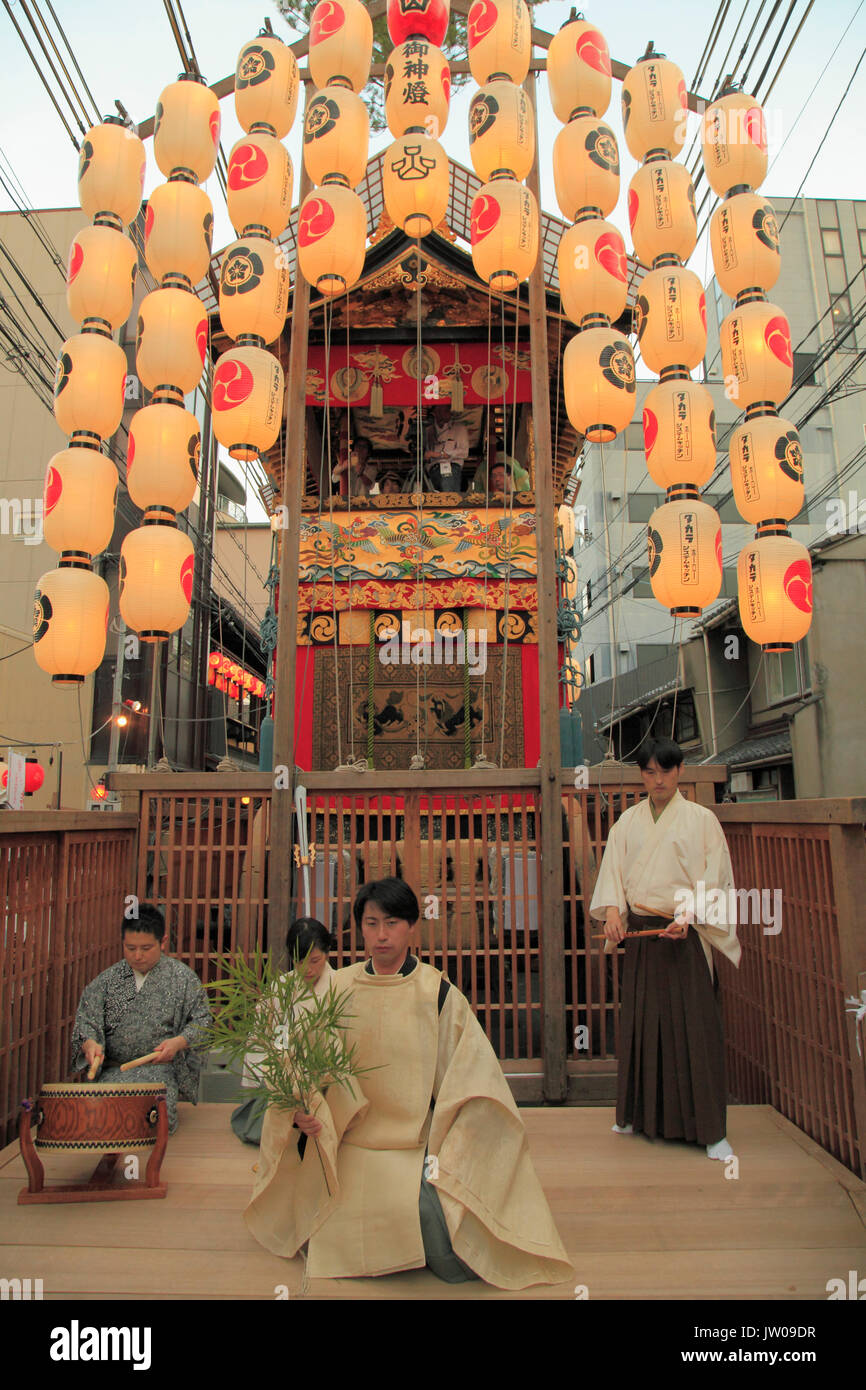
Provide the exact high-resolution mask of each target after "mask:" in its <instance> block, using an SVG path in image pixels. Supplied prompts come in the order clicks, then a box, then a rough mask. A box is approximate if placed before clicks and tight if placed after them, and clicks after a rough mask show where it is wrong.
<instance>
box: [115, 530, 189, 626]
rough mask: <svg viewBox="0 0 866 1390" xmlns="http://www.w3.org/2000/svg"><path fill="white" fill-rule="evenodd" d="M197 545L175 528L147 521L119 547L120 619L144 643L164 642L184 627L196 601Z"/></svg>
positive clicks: (128, 535)
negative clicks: (194, 550) (192, 601)
mask: <svg viewBox="0 0 866 1390" xmlns="http://www.w3.org/2000/svg"><path fill="white" fill-rule="evenodd" d="M194 569H195V555H194V552H193V545H192V541H191V540H190V538H189V536H187V535H185V534H184V532H183V531H178V529H177V527H176V526H173V525H171V524H170V523H165V522H161V521H146V522H145V523H144V525H143V526H139V527H138V529H137V530H135V531H130V532H128V534H127V535H125V536H124V538H123V544H122V545H121V547H120V616H121V617H122V619H123V621H124V622H125V623H126V626H127V627H128V628H129V629H130V631H131V632H137V633H138V635H139V637H140V638H141V640H142V642H162V641H165V639H166V638H167V637H169V636H170V635H171V633H172V632H177V630H178V628H180V627H183V625H184V623H185V622H186V620H187V617H188V616H189V605H190V600H191V598H192V581H193V571H194Z"/></svg>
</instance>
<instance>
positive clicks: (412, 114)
mask: <svg viewBox="0 0 866 1390" xmlns="http://www.w3.org/2000/svg"><path fill="white" fill-rule="evenodd" d="M449 17H450V4H449V3H448V0H421V3H420V4H419V3H413V0H389V3H388V33H389V35H390V37H391V41H392V43H394V44H395V45H396V47H395V48H394V50H393V52H392V53H391V55H390V57H389V58H388V62H387V64H386V67H385V117H386V120H387V122H388V129H389V130H390V132H391V134H392V135H393V136H394V140H393V143H392V144H391V145H389V146H388V149H387V150H386V151H385V158H384V162H383V165H382V193H383V197H384V199H385V208H386V210H387V212H388V216H389V217H390V218H391V220H392V222H393V223H394V224H395V226H397V227H400V228H401V230H402V231H404V232H405V233H406V235H407V236H411V237H424V236H427V234H428V233H429V232H432V230H433V228H434V227H436V226H438V225H439V223H440V222H441V221H442V219H443V218H444V217H445V214H446V213H447V211H448V193H449V184H450V180H449V172H448V169H449V166H448V156H447V154H446V153H445V150H444V149H443V148H442V145H441V144H440V143H439V136H440V135H441V134H442V132H443V131H444V129H445V126H446V124H447V121H448V109H449V99H450V93H451V72H450V68H449V66H448V63H447V61H446V58H445V55H444V53H443V52H442V48H441V45H442V43H443V42H444V39H445V34H446V32H447V29H448V20H449Z"/></svg>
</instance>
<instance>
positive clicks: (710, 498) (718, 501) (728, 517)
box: [701, 492, 743, 526]
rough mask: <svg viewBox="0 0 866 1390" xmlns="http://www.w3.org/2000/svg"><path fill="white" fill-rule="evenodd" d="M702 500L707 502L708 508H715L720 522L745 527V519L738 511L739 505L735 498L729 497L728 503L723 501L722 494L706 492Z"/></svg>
mask: <svg viewBox="0 0 866 1390" xmlns="http://www.w3.org/2000/svg"><path fill="white" fill-rule="evenodd" d="M701 500H702V501H704V502H706V503H707V505H708V506H710V507H715V509H716V511H717V512H718V514H719V520H720V521H730V522H733V523H734V524H735V525H736V524H739V525H740V526H742V525H743V518H742V517H741V516H740V513H739V512H738V510H737V504H736V502H735V501H734V499H733V497H729V498H727V500H726V501H722V495H721V493H719V494H713V493H711V492H706V493H704V495H703V498H702V499H701Z"/></svg>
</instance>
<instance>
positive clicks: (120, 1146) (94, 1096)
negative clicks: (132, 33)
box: [35, 1081, 166, 1153]
mask: <svg viewBox="0 0 866 1390" xmlns="http://www.w3.org/2000/svg"><path fill="white" fill-rule="evenodd" d="M165 1094H166V1089H165V1086H164V1085H162V1084H160V1083H155V1084H151V1085H145V1084H143V1083H138V1084H136V1083H135V1082H122V1081H118V1082H105V1083H102V1082H99V1081H85V1082H81V1083H80V1084H77V1085H73V1084H68V1083H63V1082H60V1083H56V1084H52V1083H48V1084H46V1085H44V1086H43V1087H42V1089H41V1091H40V1093H39V1099H38V1100H37V1102H36V1107H35V1108H36V1116H35V1123H36V1124H37V1125H38V1126H39V1129H38V1133H37V1135H36V1147H37V1149H53V1150H55V1151H56V1150H63V1151H64V1152H66V1153H97V1152H99V1151H100V1150H102V1151H103V1152H110V1153H117V1152H120V1153H135V1152H140V1151H141V1150H143V1149H150V1148H153V1145H154V1144H155V1143H156V1137H157V1136H156V1122H157V1119H158V1117H159V1106H158V1104H157V1102H158V1101H159V1098H160V1096H165Z"/></svg>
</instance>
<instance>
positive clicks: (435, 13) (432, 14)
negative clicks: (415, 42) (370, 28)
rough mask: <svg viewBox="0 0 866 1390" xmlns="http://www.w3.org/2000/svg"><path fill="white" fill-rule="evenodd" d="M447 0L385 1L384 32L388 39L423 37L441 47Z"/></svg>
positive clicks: (404, 40)
mask: <svg viewBox="0 0 866 1390" xmlns="http://www.w3.org/2000/svg"><path fill="white" fill-rule="evenodd" d="M450 13H451V5H450V3H449V0H388V33H389V35H390V37H391V42H392V43H395V44H398V43H405V42H406V40H407V39H410V38H423V39H426V40H427V42H428V43H432V44H435V45H436V47H437V48H441V46H442V43H443V41H444V38H445V35H446V34H447V32H448V20H449V18H450Z"/></svg>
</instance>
